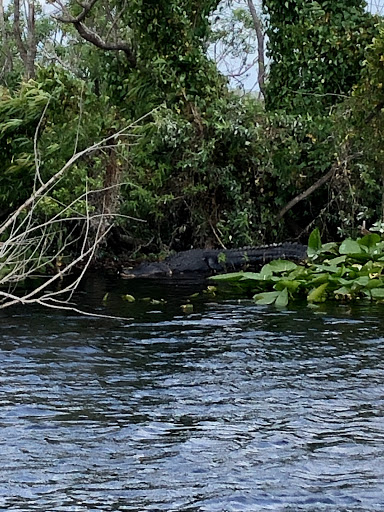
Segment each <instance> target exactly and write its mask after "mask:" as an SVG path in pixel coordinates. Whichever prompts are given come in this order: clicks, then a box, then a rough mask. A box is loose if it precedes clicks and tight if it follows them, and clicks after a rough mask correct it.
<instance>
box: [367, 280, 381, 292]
mask: <svg viewBox="0 0 384 512" xmlns="http://www.w3.org/2000/svg"><path fill="white" fill-rule="evenodd" d="M382 286H384V280H383V279H370V280H369V282H368V283H367V285H366V286H365V287H366V288H367V290H372V289H373V288H380V287H382Z"/></svg>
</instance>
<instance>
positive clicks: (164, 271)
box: [120, 262, 172, 279]
mask: <svg viewBox="0 0 384 512" xmlns="http://www.w3.org/2000/svg"><path fill="white" fill-rule="evenodd" d="M120 275H121V277H123V278H124V279H133V278H135V277H156V276H159V277H160V276H171V275H172V271H171V269H170V268H169V267H168V265H166V264H165V263H161V262H155V263H142V264H141V265H139V266H138V267H136V268H133V269H132V268H124V269H123V270H122V272H121V274H120Z"/></svg>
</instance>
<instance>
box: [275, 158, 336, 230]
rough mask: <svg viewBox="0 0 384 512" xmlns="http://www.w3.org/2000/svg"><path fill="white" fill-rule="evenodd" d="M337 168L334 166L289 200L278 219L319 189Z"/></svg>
mask: <svg viewBox="0 0 384 512" xmlns="http://www.w3.org/2000/svg"><path fill="white" fill-rule="evenodd" d="M335 170H336V169H335V168H334V167H332V169H331V170H330V171H328V172H327V174H325V175H324V176H322V177H321V178H320V179H319V180H317V181H316V183H314V184H313V185H311V186H310V187H309V188H307V190H305V191H304V192H302V193H301V194H299V195H298V196H296V197H294V198H293V199H292V200H291V201H289V203H288V204H286V205H285V206H284V208H283V209H282V210H280V212H279V213H278V215H277V217H276V221H279V220H280V219H281V218H282V217H284V215H285V214H286V213H287V212H288V211H289V210H290V209H291V208H293V207H294V206H295V204H297V203H299V202H300V201H302V200H303V199H305V198H306V197H308V196H309V195H311V194H312V193H313V192H314V191H315V190H317V189H318V188H319V187H321V185H323V184H324V183H325V182H326V181H328V180H329V179H330V178H331V177H332V176H333V174H334V173H335Z"/></svg>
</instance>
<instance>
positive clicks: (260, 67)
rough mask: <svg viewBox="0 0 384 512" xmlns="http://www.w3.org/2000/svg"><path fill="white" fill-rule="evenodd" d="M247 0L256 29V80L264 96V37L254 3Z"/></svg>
mask: <svg viewBox="0 0 384 512" xmlns="http://www.w3.org/2000/svg"><path fill="white" fill-rule="evenodd" d="M247 1H248V7H249V11H250V13H251V16H252V20H253V25H254V27H255V31H256V37H257V53H258V82H259V87H260V92H261V94H262V95H263V98H264V97H265V87H264V86H265V50H264V47H265V37H264V32H263V27H262V25H261V21H260V18H259V16H258V15H257V12H256V8H255V5H254V3H253V1H252V0H247Z"/></svg>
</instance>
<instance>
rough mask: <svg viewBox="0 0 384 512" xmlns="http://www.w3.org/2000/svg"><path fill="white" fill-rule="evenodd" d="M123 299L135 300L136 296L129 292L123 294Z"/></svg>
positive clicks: (127, 300)
mask: <svg viewBox="0 0 384 512" xmlns="http://www.w3.org/2000/svg"><path fill="white" fill-rule="evenodd" d="M122 299H123V300H125V301H126V302H135V300H136V299H135V297H134V296H133V295H129V294H128V293H127V294H126V295H122Z"/></svg>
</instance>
